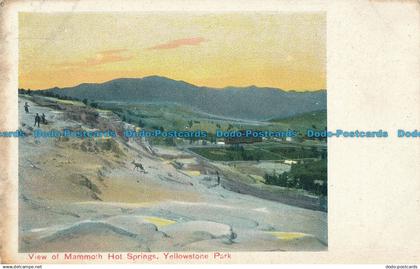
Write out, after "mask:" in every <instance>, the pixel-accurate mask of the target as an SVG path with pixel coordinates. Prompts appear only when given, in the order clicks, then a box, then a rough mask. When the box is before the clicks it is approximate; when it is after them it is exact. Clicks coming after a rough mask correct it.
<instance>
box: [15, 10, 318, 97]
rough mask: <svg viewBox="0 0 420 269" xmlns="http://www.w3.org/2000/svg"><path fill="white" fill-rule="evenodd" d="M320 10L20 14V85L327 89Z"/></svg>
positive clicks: (27, 86) (26, 86) (38, 86)
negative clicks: (157, 81)
mask: <svg viewBox="0 0 420 269" xmlns="http://www.w3.org/2000/svg"><path fill="white" fill-rule="evenodd" d="M325 27H326V17H325V14H324V13H252V12H248V13H212V14H209V13H137V14H136V13H128V14H127V13H104V14H100V13H20V15H19V87H21V88H31V89H45V88H51V87H55V86H57V87H68V86H75V85H78V84H80V83H89V82H93V83H100V82H105V81H108V80H112V79H115V78H121V77H126V78H127V77H130V78H134V77H145V76H150V75H159V76H165V77H168V78H172V79H176V80H184V81H186V82H189V83H192V84H195V85H198V86H209V87H216V88H223V87H226V86H249V85H256V86H261V87H262V86H266V87H276V88H281V89H285V90H298V91H299V90H318V89H325V88H326V29H325Z"/></svg>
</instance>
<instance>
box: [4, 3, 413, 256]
mask: <svg viewBox="0 0 420 269" xmlns="http://www.w3.org/2000/svg"><path fill="white" fill-rule="evenodd" d="M23 2H24V1H22V2H19V1H16V2H13V1H11V2H10V3H8V2H7V1H4V2H2V5H5V6H7V5H10V8H9V10H13V12H12V13H11V14H13V16H12V17H7V16H6V15H4V16H3V20H4V21H5V25H6V24H7V25H12V26H11V29H13V31H15V32H14V33H15V34H14V35H13V36H14V37H16V39H13V41H14V43H13V46H14V47H13V48H14V50H12V51H11V52H10V53H9V54H8V57H9V58H8V59H11V62H10V63H9V65H8V66H9V68H7V70H8V73H12V76H13V79H12V81H13V85H14V86H16V88H15V89H14V91H13V96H14V97H13V98H14V99H13V100H14V106H13V107H10V108H8V110H9V111H10V110H12V109H13V111H15V112H14V114H13V115H14V116H13V124H12V125H9V126H14V128H9V129H7V128H3V127H2V130H0V131H1V132H2V133H1V134H2V135H1V136H2V138H1V139H3V141H2V143H3V142H4V141H6V139H9V140H13V142H12V143H13V144H12V145H13V147H9V149H10V151H9V154H11V156H14V158H13V163H14V165H11V164H8V166H7V167H8V169H12V168H13V169H14V170H13V171H15V172H10V173H8V174H7V175H8V176H7V178H6V179H7V180H10V179H11V178H14V180H15V181H13V182H14V183H11V184H10V185H8V186H9V188H10V189H9V190H10V191H11V190H12V189H13V190H14V191H15V194H14V196H11V197H14V198H13V199H14V200H13V201H14V202H15V203H11V200H12V198H11V199H9V200H7V201H8V204H13V206H11V207H9V210H10V211H8V212H9V215H8V216H9V218H10V219H11V220H12V219H13V220H15V222H9V225H11V226H13V228H10V227H11V226H8V225H6V224H4V225H3V227H2V228H3V229H4V230H5V231H6V230H9V231H12V232H10V233H9V235H8V236H5V237H4V238H3V239H4V240H3V242H9V243H10V244H12V243H13V245H14V247H11V245H8V244H2V251H3V252H4V253H8V254H3V257H5V258H4V259H5V260H7V261H12V262H13V261H14V262H22V261H23V262H30V263H68V262H71V263H84V262H95V263H98V262H99V263H110V262H121V263H124V262H137V263H147V262H151V263H174V262H177V263H179V262H199V263H213V262H241V261H242V262H259V261H255V260H254V261H253V260H249V259H247V258H246V257H247V253H250V255H260V257H261V255H262V256H264V255H265V254H261V253H266V254H267V255H271V256H269V257H271V262H279V261H280V259H281V258H279V257H281V253H287V254H288V255H292V256H293V255H299V257H305V255H308V256H312V257H317V255H319V256H320V257H324V261H325V260H326V259H328V258H327V257H328V255H330V254H328V253H331V252H329V245H330V244H329V237H330V236H329V229H330V228H331V223H330V222H329V214H330V211H331V210H330V208H332V209H333V212H338V211H339V209H337V208H338V207H339V206H341V205H340V204H339V203H338V202H337V200H336V204H335V205H331V203H334V201H331V199H329V194H331V192H332V190H331V189H330V186H334V187H335V186H337V185H339V181H338V179H337V178H336V177H335V176H333V177H331V173H332V172H331V171H329V169H331V164H330V163H329V162H330V156H331V154H333V153H331V152H330V151H331V149H330V143H329V142H330V140H334V139H340V137H341V138H343V137H360V139H364V140H363V141H367V139H366V138H364V137H369V138H370V139H371V140H369V141H375V142H376V141H383V140H385V139H387V137H388V136H391V135H390V133H391V132H392V130H388V129H386V128H384V127H382V126H379V125H372V126H369V128H368V129H366V128H365V129H363V128H361V130H360V131H359V130H357V131H352V130H353V129H355V127H353V129H352V130H350V131H348V130H346V129H345V128H344V129H339V128H338V127H337V125H336V124H335V125H334V128H335V129H334V130H333V128H330V126H329V124H328V123H329V121H327V115H328V118H330V117H331V116H330V113H331V112H330V110H329V109H328V108H329V106H328V104H329V103H333V102H335V101H336V100H337V91H335V95H333V96H334V97H332V98H335V99H331V100H330V95H329V91H330V89H329V87H328V86H327V78H328V77H329V72H327V70H329V69H327V47H328V42H329V41H328V40H327V15H328V13H327V4H326V3H324V2H319V3H315V2H313V3H312V4H309V3H308V4H306V5H302V8H300V7H297V6H293V5H290V4H289V3H288V2H283V3H285V6H286V7H287V8H275V7H276V5H279V4H280V2H274V3H271V5H268V6H267V8H252V5H249V3H248V6H247V8H245V9H241V8H233V6H232V7H230V8H229V5H228V7H227V8H223V7H220V6H219V5H216V6H217V7H219V8H208V9H206V8H199V6H196V5H195V4H193V3H192V4H190V5H186V2H182V1H180V7H181V6H186V7H187V8H185V9H183V8H179V7H178V8H177V6H176V5H174V4H172V5H169V4H168V5H167V8H163V7H162V6H160V5H157V6H156V8H153V5H151V4H147V3H146V4H145V5H142V4H141V3H142V2H141V1H139V2H137V5H136V4H134V2H127V6H126V7H129V6H130V4H131V5H132V7H133V9H132V10H130V9H127V8H123V9H121V7H115V6H113V5H111V4H110V6H108V7H105V8H97V6H92V5H89V1H85V4H84V3H83V2H84V1H80V4H81V6H78V5H79V2H74V3H72V2H71V1H70V2H68V3H67V4H66V3H64V2H61V1H51V2H49V3H45V5H44V4H43V3H41V2H36V1H34V2H32V1H30V2H32V4H33V5H35V6H31V5H29V4H28V3H23ZM47 2H48V1H47ZM70 3H72V4H70ZM160 3H161V4H162V3H163V2H160ZM302 3H303V2H302ZM207 4H208V5H209V6H210V7H211V3H207ZM259 4H260V5H261V6H262V5H263V3H259ZM149 5H151V6H152V8H151V7H150V6H149ZM163 6H164V5H163ZM280 6H281V5H280ZM417 8H418V6H417ZM417 10H418V9H417ZM417 14H418V13H417ZM417 29H418V28H417ZM334 42H336V41H333V43H334ZM5 44H6V45H7V46H10V47H12V46H11V45H10V43H6V42H5ZM417 60H418V57H417ZM350 64H351V63H350ZM12 66H14V68H12ZM5 70H6V67H5ZM2 79H5V78H2ZM328 85H329V84H328ZM332 85H333V86H336V85H335V84H334V83H332ZM356 87H357V86H356ZM8 91H9V90H8ZM8 96H10V93H9V95H8ZM336 104H337V103H336ZM335 108H336V107H335ZM417 116H418V115H417ZM342 126H345V125H344V124H343V125H342ZM336 127H337V128H336ZM400 128H403V127H400ZM331 130H333V131H334V132H331ZM327 138H328V143H327ZM9 140H7V141H9ZM348 140H350V138H349V139H348ZM348 140H346V141H348ZM416 143H418V141H417V142H416ZM334 145H336V144H334ZM335 156H337V155H335ZM335 160H337V159H335ZM335 165H336V166H335V167H338V166H340V164H339V163H337V162H335ZM337 169H339V168H337ZM8 171H9V170H8ZM417 174H418V170H417ZM331 180H336V181H333V182H331ZM333 190H334V189H333ZM343 191H344V190H343ZM417 191H418V190H417ZM417 194H418V192H417ZM342 195H345V193H343V194H342ZM349 199H351V198H350V197H349ZM346 210H347V209H346ZM10 212H14V213H10ZM340 213H341V214H344V213H345V212H341V211H340ZM335 216H337V215H335ZM417 219H418V218H417ZM342 220H343V222H345V221H344V219H342ZM10 223H11V224H10ZM334 223H335V225H334V230H335V231H337V230H339V229H340V226H338V225H336V224H337V218H335V219H334ZM358 236H360V234H359V235H358ZM6 238H8V239H6ZM344 238H345V237H344ZM344 238H343V237H342V240H345V239H344ZM7 240H8V241H7ZM353 246H355V245H353ZM5 249H8V250H10V249H11V251H9V252H8V251H7V250H5ZM10 253H15V254H10ZM294 253H296V254H294ZM6 257H19V259H16V258H6ZM241 257H242V258H241ZM255 257H257V256H255ZM267 257H268V256H267ZM284 257H286V256H284ZM337 257H338V256H337ZM341 257H343V256H341ZM285 261H286V260H283V262H285ZM260 262H270V260H264V259H263V258H261V260H260Z"/></svg>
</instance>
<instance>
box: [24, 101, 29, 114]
mask: <svg viewBox="0 0 420 269" xmlns="http://www.w3.org/2000/svg"><path fill="white" fill-rule="evenodd" d="M24 108H25V112H26V113H29V105H28V102H25V105H24Z"/></svg>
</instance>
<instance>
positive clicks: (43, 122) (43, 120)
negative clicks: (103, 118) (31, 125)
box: [41, 113, 47, 124]
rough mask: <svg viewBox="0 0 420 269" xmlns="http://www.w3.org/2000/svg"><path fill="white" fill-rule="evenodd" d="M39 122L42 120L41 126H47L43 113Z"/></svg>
mask: <svg viewBox="0 0 420 269" xmlns="http://www.w3.org/2000/svg"><path fill="white" fill-rule="evenodd" d="M41 120H42V124H47V120H46V119H45V114H44V113H42V116H41Z"/></svg>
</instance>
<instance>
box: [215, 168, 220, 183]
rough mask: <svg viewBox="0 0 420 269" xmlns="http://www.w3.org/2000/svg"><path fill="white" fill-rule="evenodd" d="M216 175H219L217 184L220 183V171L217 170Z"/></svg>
mask: <svg viewBox="0 0 420 269" xmlns="http://www.w3.org/2000/svg"><path fill="white" fill-rule="evenodd" d="M216 175H217V185H220V176H219V171H216Z"/></svg>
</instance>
